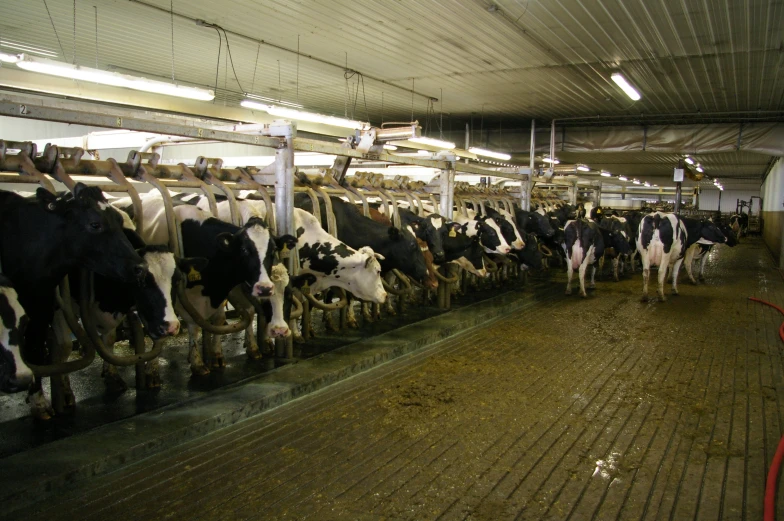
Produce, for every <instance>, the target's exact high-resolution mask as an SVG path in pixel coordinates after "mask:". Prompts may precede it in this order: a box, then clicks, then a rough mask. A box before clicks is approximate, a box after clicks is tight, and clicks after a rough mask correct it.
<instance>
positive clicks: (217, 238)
mask: <svg viewBox="0 0 784 521" xmlns="http://www.w3.org/2000/svg"><path fill="white" fill-rule="evenodd" d="M112 204H114V205H116V206H118V207H119V208H121V209H123V210H125V211H126V212H127V211H129V210H130V209H131V208H132V206H131V203H130V200H129V199H127V198H125V199H118V200H116V201H113V203H112ZM142 208H143V211H144V223H145V227H144V231H143V237H142V238H143V239H144V240H145V241H146V242H148V243H154V244H167V243H168V242H169V234H168V228H167V226H166V215H165V210H164V206H163V200H162V198H161V197H160V195H159V194H156V193H149V194H144V195H143V196H142ZM174 212H175V215H176V217H177V221H178V222H179V223H181V230H182V241H183V253H184V254H185V255H186V256H189V257H203V258H205V259H207V260H208V264H207V267H206V268H205V269H204V270H203V271H201V272H199V273H198V274H197V276H194V277H191V276H189V277H188V281H187V285H186V290H185V294H186V297H187V298H188V300H189V301H190V302H191V304H193V306H194V307H195V308H196V311H197V312H198V313H199V314H200V315H201V316H203V317H204V318H205V319H208V320H213V321H218V320H220V321H221V322H222V320H223V313H222V310H223V306H224V303H225V301H226V299H227V298H228V296H229V293H230V292H231V290H232V289H234V288H235V287H236V286H238V285H240V284H245V285H246V286H247V288H248V291H249V292H250V294H251V296H253V297H274V296H276V284H275V281H273V280H272V279H271V278H270V272H271V270H272V267H273V264H274V262H275V257H276V253H277V251H279V250H281V249H283V248H284V247H288V248H293V247H294V245H295V244H296V239H294V237H292V236H288V235H284V236H282V237H275V236H273V235H272V233H271V232H270V230H269V228H268V227H267V225H266V223H265V222H264V221H263V220H261V219H259V218H251V219H249V220H248V222H247V223H246V224H245V225H244V226H242V227H238V226H234V225H233V224H230V223H227V222H224V221H222V220H220V219H218V218H215V217H212V216H211V215H210V214H209V213H207V212H204V211H203V210H201V209H199V208H197V207H196V206H193V205H187V204H183V205H180V206H175V208H174ZM277 296H278V297H280V295H277ZM177 311H178V314H179V315H180V316H182V317H183V318H184V319H185V322H186V324H187V327H188V335H189V344H190V357H189V360H190V363H191V371H192V372H193V373H194V374H201V375H203V374H208V373H209V369H208V368H207V367H206V365H205V364H204V361H203V359H202V356H201V353H200V352H199V349H198V347H197V344H196V338H197V332H198V329H199V328H198V327H197V325H196V323H195V322H194V321H193V320H192V319H191V318H190V317H189V316H188V314H187V312H185V310H184V309H182V307H181V305H179V303H178V305H177ZM217 325H220V324H217ZM268 328H269V334H270V336H271V337H275V336H288V334H290V330H289V328H288V325H287V324H286V323H285V322H284V321H283V318H282V317H281V318H280V323H279V324H276V323H274V322H273V323H270V324H268ZM216 338H217V335H216ZM211 349H212V351H213V352H212V353H211V354H210V358H211V359H212V365H213V367H222V366H223V365H224V361H223V354H222V352H220V348H219V344H218V343H217V341H216V342H214V343H213V345H212V347H211ZM249 356H253V353H249Z"/></svg>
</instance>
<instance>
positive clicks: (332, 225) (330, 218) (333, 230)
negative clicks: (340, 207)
mask: <svg viewBox="0 0 784 521" xmlns="http://www.w3.org/2000/svg"><path fill="white" fill-rule="evenodd" d="M312 189H313V191H315V192H316V193H317V194H319V195H320V196H321V198H322V199H323V200H324V210H325V211H326V214H327V232H328V233H329V234H330V235H332V236H334V237H337V236H338V224H337V221H335V214H334V212H333V211H332V199H330V198H329V197H330V196H329V194H327V193H326V192H325V191H324V189H323V188H321V187H320V186H314V187H313V188H312Z"/></svg>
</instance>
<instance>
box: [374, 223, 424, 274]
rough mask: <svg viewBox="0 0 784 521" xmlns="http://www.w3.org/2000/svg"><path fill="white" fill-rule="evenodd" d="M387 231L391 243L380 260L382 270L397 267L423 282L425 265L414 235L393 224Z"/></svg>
mask: <svg viewBox="0 0 784 521" xmlns="http://www.w3.org/2000/svg"><path fill="white" fill-rule="evenodd" d="M387 233H388V234H389V239H390V241H391V243H392V244H391V245H390V247H389V248H388V249H387V251H386V252H385V258H384V260H383V261H382V267H383V268H384V271H388V270H392V269H399V270H400V271H401V272H403V273H404V274H405V275H408V276H409V277H411V278H413V279H414V280H415V281H417V282H419V283H424V281H425V279H426V278H427V266H425V259H424V257H423V256H422V251H421V250H420V249H419V244H417V242H416V237H414V236H413V235H412V234H411V233H409V232H408V231H407V230H400V229H398V228H396V227H394V226H391V227H390V228H389V229H388V231H387Z"/></svg>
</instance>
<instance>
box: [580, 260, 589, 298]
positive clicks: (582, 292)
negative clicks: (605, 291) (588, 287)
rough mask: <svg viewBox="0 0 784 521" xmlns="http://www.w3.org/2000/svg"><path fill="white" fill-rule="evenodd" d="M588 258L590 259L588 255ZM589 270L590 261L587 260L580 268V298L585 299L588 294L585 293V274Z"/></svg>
mask: <svg viewBox="0 0 784 521" xmlns="http://www.w3.org/2000/svg"><path fill="white" fill-rule="evenodd" d="M586 257H588V256H587V255H586ZM587 270H588V261H587V259H586V260H584V261H583V263H582V264H580V268H579V271H578V276H579V278H580V296H581V297H583V298H585V297H587V296H588V294H587V293H586V292H585V272H586V271H587Z"/></svg>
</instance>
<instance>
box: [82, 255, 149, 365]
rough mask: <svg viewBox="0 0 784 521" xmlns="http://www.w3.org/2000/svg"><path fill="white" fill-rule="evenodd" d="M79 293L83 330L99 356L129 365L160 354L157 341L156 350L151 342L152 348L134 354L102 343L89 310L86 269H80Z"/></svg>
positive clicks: (90, 297) (90, 281)
mask: <svg viewBox="0 0 784 521" xmlns="http://www.w3.org/2000/svg"><path fill="white" fill-rule="evenodd" d="M81 294H82V298H81V299H80V301H79V309H80V313H81V318H82V324H84V331H85V333H86V334H87V337H88V338H89V339H90V342H91V343H92V345H93V346H94V347H95V349H96V351H98V354H99V355H101V358H103V359H104V360H106V361H107V362H109V363H110V364H112V365H117V366H123V367H124V366H129V365H136V364H137V363H139V362H149V361H150V360H152V359H154V358H157V357H158V356H159V355H160V354H161V347H162V343H161V342H159V343H158V346H157V350H156V346H155V344H153V348H152V350H151V351H148V352H146V353H141V354H134V355H130V356H121V355H116V354H114V351H113V350H112V348H111V347H107V346H106V345H105V344H104V343H103V339H102V338H101V335H99V334H98V331H97V328H96V326H95V321H94V320H93V314H92V313H91V311H90V310H91V304H93V302H94V301H93V295H94V291H93V273H92V272H91V271H88V270H86V269H83V270H82V283H81ZM136 341H141V342H144V337H142V338H140V339H136Z"/></svg>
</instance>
